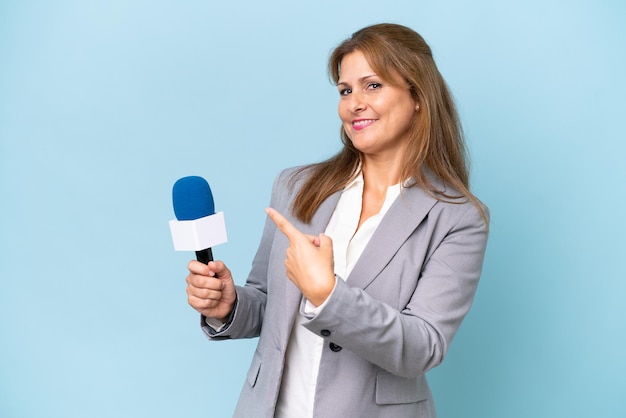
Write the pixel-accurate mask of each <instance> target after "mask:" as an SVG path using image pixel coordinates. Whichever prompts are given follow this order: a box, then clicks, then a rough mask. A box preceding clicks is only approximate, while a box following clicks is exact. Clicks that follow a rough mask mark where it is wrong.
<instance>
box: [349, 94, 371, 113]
mask: <svg viewBox="0 0 626 418" xmlns="http://www.w3.org/2000/svg"><path fill="white" fill-rule="evenodd" d="M349 108H350V111H351V112H352V113H359V112H362V111H364V110H365V109H366V108H367V105H366V103H365V97H364V95H363V93H362V92H359V91H353V92H352V94H350V105H349Z"/></svg>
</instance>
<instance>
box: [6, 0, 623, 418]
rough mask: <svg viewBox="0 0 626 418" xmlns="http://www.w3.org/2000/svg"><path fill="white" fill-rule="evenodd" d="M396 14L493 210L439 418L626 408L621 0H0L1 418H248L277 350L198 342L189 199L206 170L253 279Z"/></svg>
mask: <svg viewBox="0 0 626 418" xmlns="http://www.w3.org/2000/svg"><path fill="white" fill-rule="evenodd" d="M383 21H390V22H397V23H402V24H405V25H408V26H411V27H413V28H414V29H416V30H417V31H419V32H420V33H421V34H422V35H423V36H424V37H425V38H426V40H427V41H428V42H429V43H430V45H431V46H432V48H433V50H434V54H435V57H436V59H437V62H438V64H439V66H440V69H441V71H442V73H443V74H444V76H445V77H446V79H447V80H448V82H449V84H450V86H451V88H452V90H453V92H454V94H455V97H456V99H457V101H458V104H459V110H460V113H461V116H462V119H463V122H464V126H465V129H466V134H467V138H468V141H469V144H470V150H471V154H472V157H473V166H472V167H473V169H472V174H473V181H472V183H473V187H474V190H475V192H476V193H477V194H478V195H479V197H480V198H481V199H482V200H484V201H485V202H486V203H487V204H488V205H489V207H490V208H491V212H492V229H491V239H490V242H489V247H488V253H487V258H486V264H485V269H484V275H483V278H482V282H481V285H480V287H479V291H478V295H477V298H476V302H475V305H474V308H473V310H472V311H471V312H470V315H469V316H468V317H467V320H466V321H465V323H464V326H463V327H462V328H461V330H460V332H459V334H458V336H457V338H456V340H455V341H454V344H453V346H452V348H451V350H450V352H449V355H448V358H447V359H446V361H445V362H444V364H443V365H442V366H441V367H439V368H437V369H436V370H434V371H432V372H431V373H430V380H431V383H432V388H433V391H434V394H435V397H436V400H437V406H438V410H439V414H440V417H441V418H456V417H476V418H543V417H545V418H554V417H567V418H572V417H624V416H626V396H625V395H626V360H625V358H624V355H623V352H624V345H625V344H626V325H625V323H626V303H625V300H626V297H625V294H626V280H625V279H626V273H625V272H624V267H623V265H624V259H625V258H626V245H625V243H624V237H625V236H626V221H625V216H624V213H625V211H624V204H625V203H626V187H625V186H624V180H626V164H624V161H623V154H624V152H625V151H626V146H625V139H626V138H625V135H624V114H625V113H626V106H625V100H626V99H625V98H626V82H625V76H626V7H625V6H624V3H623V2H622V1H619V0H613V1H611V0H604V1H598V0H582V1H565V0H563V1H537V0H530V1H524V2H498V1H486V0H476V1H472V2H464V1H442V2H432V1H428V2H427V1H408V0H406V1H399V0H388V1H384V2H382V1H379V2H367V1H354V0H350V1H345V2H334V1H316V2H312V1H309V2H300V4H296V2H287V1H272V0H270V1H267V2H260V1H251V0H250V1H232V2H228V1H200V0H194V1H169V2H165V1H156V2H155V1H147V0H146V1H122V0H118V1H106V2H105V1H48V2H45V1H24V0H15V1H7V0H4V1H2V2H0V202H1V204H0V211H1V212H0V214H1V216H0V234H1V237H0V240H1V241H0V244H1V247H2V248H1V251H0V416H2V417H6V418H13V417H20V418H25V417H37V418H39V417H54V418H56V417H59V418H60V417H63V418H67V417H80V418H83V417H147V416H151V417H181V416H185V417H226V416H230V414H231V412H232V410H233V407H234V404H235V402H236V399H237V397H238V394H239V390H240V387H241V385H242V384H243V381H244V377H245V372H246V370H247V368H248V365H249V362H250V359H251V355H252V352H253V350H254V347H255V343H256V342H255V340H246V341H234V342H224V343H209V342H207V341H205V338H204V337H203V335H202V334H201V332H200V330H199V326H198V316H197V315H196V314H195V313H194V311H193V310H192V309H191V308H190V307H189V306H187V302H186V296H185V282H184V278H185V275H186V263H187V261H188V260H189V259H190V258H192V257H193V255H192V254H189V253H175V252H174V251H173V249H172V244H171V239H170V235H169V229H168V225H167V222H168V220H169V219H171V218H173V211H172V208H171V200H170V193H171V186H172V184H173V183H174V181H175V180H176V179H178V178H179V177H183V176H186V175H192V174H193V175H201V176H204V177H205V178H207V179H208V180H209V182H210V183H211V185H212V188H213V194H214V196H215V199H216V206H217V209H218V210H222V211H224V212H225V214H226V220H227V224H228V232H229V242H228V243H227V244H224V245H222V246H219V247H217V248H215V249H214V252H215V254H216V257H218V258H220V259H223V260H225V261H227V262H228V263H229V264H230V266H231V268H232V269H233V271H234V273H235V275H236V277H237V282H238V283H243V282H244V280H245V276H246V274H247V271H248V268H249V265H250V262H251V259H252V256H253V254H254V251H255V250H256V245H257V243H258V239H259V237H260V233H261V229H262V225H263V221H264V213H263V208H264V207H265V206H266V205H267V203H268V199H269V192H270V187H271V182H272V179H273V178H274V176H275V175H276V174H277V172H278V171H279V170H280V169H281V168H284V167H287V166H291V165H295V164H302V163H307V162H313V161H317V160H320V159H322V158H325V157H328V156H329V155H331V154H332V153H334V152H335V151H336V150H337V149H338V147H339V141H338V129H339V122H338V118H337V116H336V102H337V93H336V91H335V88H334V87H333V86H332V85H331V84H330V83H329V81H328V78H327V75H326V72H325V65H326V59H327V57H328V54H329V51H330V50H331V49H332V47H333V46H335V45H336V44H337V43H338V42H340V41H341V40H342V39H344V38H345V37H347V36H349V35H350V34H351V33H352V32H353V31H355V30H357V29H359V28H361V27H362V26H365V25H368V24H372V23H378V22H383ZM339 401H340V400H338V402H339Z"/></svg>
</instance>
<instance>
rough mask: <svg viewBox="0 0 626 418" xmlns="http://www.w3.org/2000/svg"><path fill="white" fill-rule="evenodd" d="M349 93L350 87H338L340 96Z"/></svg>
mask: <svg viewBox="0 0 626 418" xmlns="http://www.w3.org/2000/svg"><path fill="white" fill-rule="evenodd" d="M350 93H352V89H350V88H345V89H339V95H340V96H347V95H348V94H350Z"/></svg>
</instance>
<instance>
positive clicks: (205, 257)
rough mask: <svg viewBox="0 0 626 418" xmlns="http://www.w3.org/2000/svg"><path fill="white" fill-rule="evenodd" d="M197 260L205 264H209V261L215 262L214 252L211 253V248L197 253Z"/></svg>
mask: <svg viewBox="0 0 626 418" xmlns="http://www.w3.org/2000/svg"><path fill="white" fill-rule="evenodd" d="M196 260H198V261H199V262H201V263H204V264H209V261H213V251H211V249H210V248H206V249H204V250H200V251H196Z"/></svg>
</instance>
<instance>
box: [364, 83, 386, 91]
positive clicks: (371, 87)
mask: <svg viewBox="0 0 626 418" xmlns="http://www.w3.org/2000/svg"><path fill="white" fill-rule="evenodd" d="M382 86H383V85H382V84H380V83H376V82H371V83H368V84H367V88H368V90H378V89H379V88H381V87H382Z"/></svg>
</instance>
